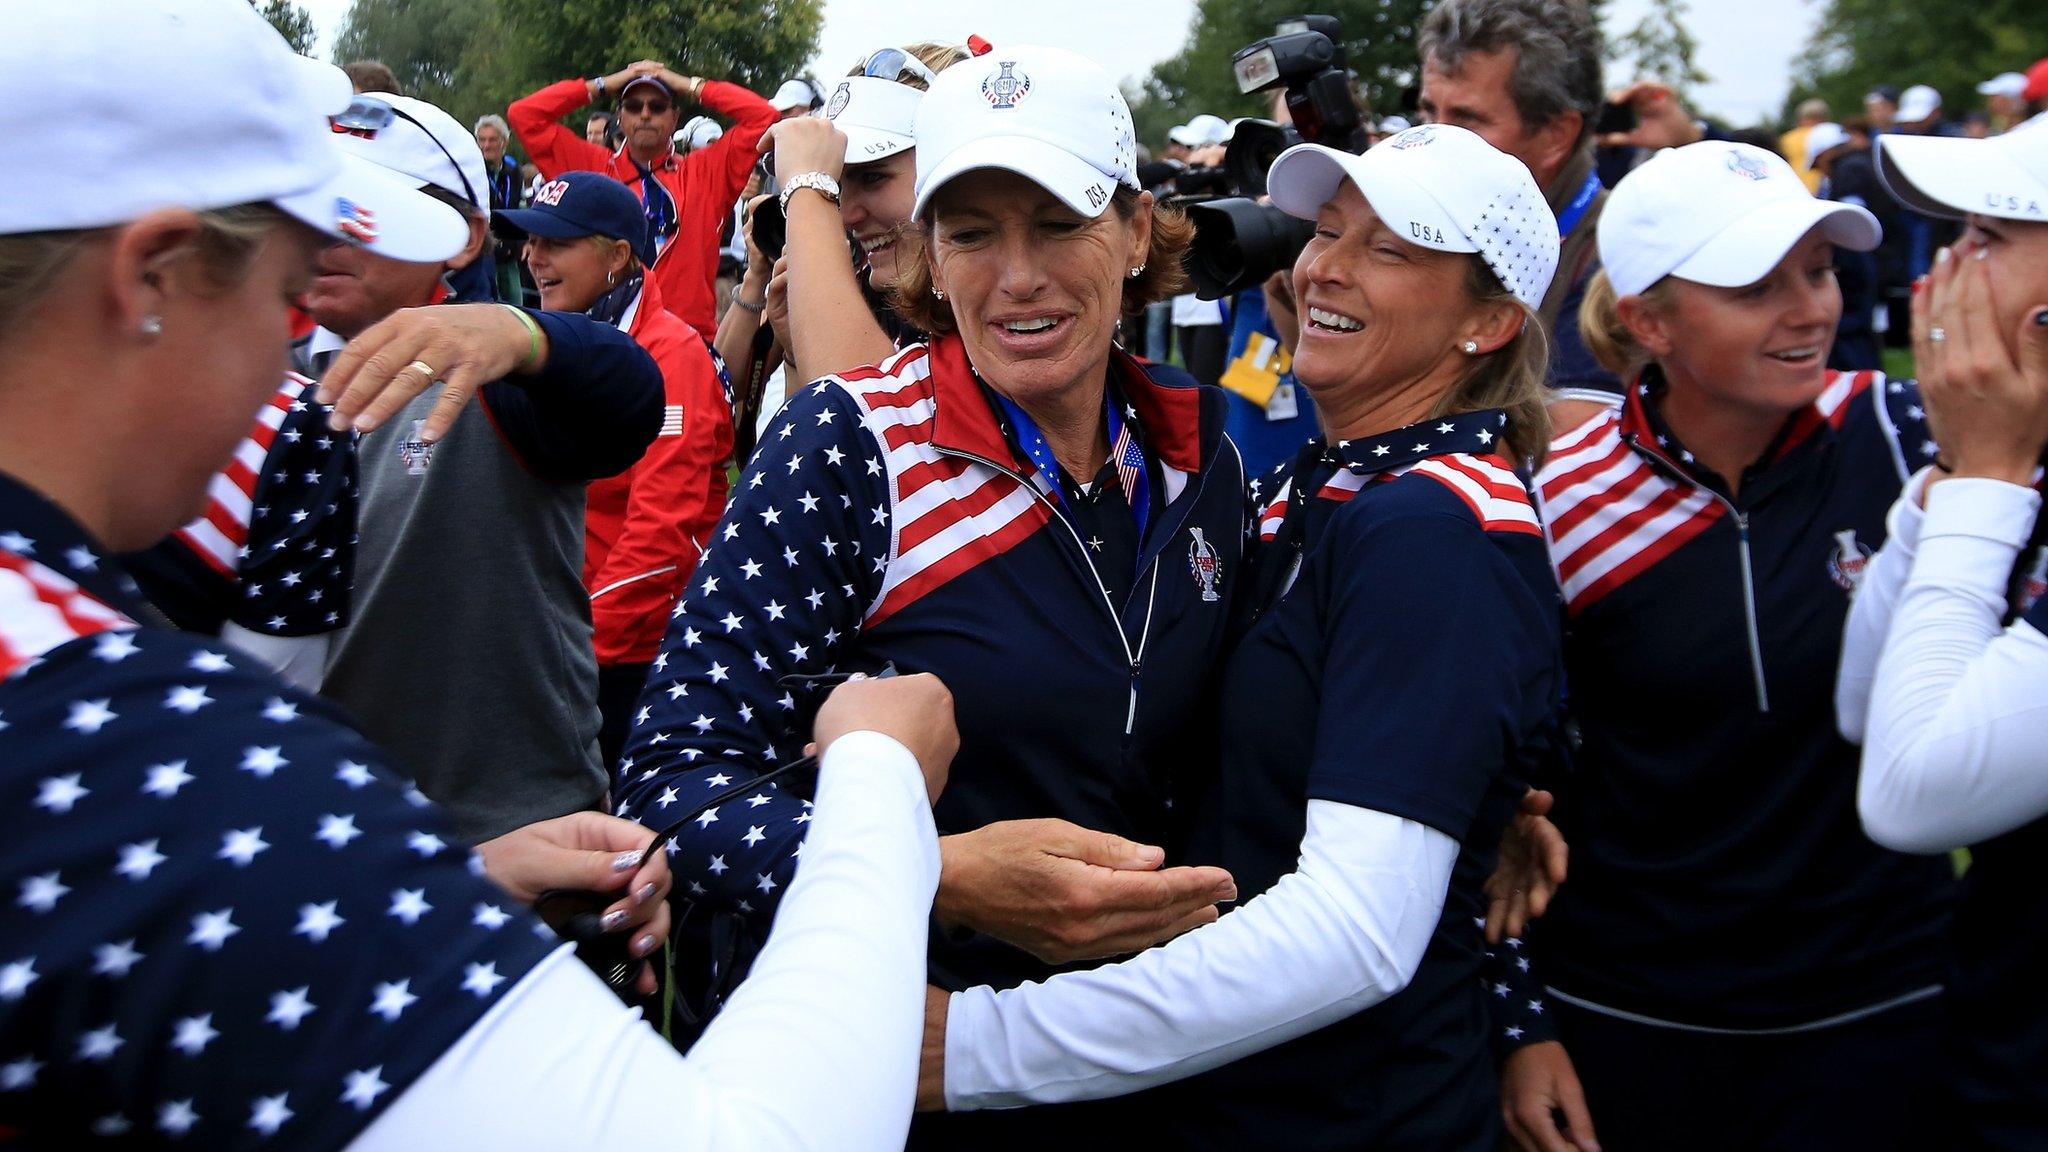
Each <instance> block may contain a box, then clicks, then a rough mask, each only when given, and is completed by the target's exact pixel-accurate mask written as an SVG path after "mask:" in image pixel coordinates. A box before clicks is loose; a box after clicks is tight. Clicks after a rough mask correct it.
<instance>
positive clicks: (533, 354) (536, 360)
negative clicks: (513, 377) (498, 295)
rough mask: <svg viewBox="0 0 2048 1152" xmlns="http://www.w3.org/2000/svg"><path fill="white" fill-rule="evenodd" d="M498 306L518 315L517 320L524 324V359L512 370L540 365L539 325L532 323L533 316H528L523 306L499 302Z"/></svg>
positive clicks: (523, 369)
mask: <svg viewBox="0 0 2048 1152" xmlns="http://www.w3.org/2000/svg"><path fill="white" fill-rule="evenodd" d="M498 307H500V308H503V309H504V310H505V311H507V312H510V313H511V314H512V315H514V316H517V317H519V322H520V323H521V324H524V325H525V326H526V359H524V360H521V361H520V362H519V367H517V368H514V369H513V371H514V372H531V371H533V370H534V369H535V368H538V367H539V366H540V325H539V324H536V323H534V319H533V317H531V316H528V315H527V314H526V309H524V308H519V307H516V306H514V305H511V304H500V305H498Z"/></svg>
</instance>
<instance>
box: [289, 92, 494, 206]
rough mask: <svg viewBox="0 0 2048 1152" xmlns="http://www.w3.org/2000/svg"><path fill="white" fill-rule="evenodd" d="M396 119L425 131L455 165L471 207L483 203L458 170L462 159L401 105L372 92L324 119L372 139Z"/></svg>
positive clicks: (349, 132)
mask: <svg viewBox="0 0 2048 1152" xmlns="http://www.w3.org/2000/svg"><path fill="white" fill-rule="evenodd" d="M400 120H403V121H405V122H406V123H407V124H410V125H412V126H413V127H415V128H417V129H419V130H420V131H421V132H422V133H424V134H425V135H426V137H427V139H429V140H431V141H433V142H434V147H436V148H439V149H440V150H441V155H443V156H445V157H447V158H448V166H449V167H450V168H453V169H455V178H456V179H457V180H460V181H462V194H463V196H464V197H466V198H467V199H468V200H469V203H470V206H471V207H482V206H483V205H484V204H485V203H487V201H479V200H478V199H477V197H476V189H475V188H472V187H470V183H469V177H468V175H467V174H465V173H464V172H463V171H462V162H461V161H459V160H457V159H456V158H455V154H454V153H453V152H450V151H448V146H447V145H446V144H443V143H441V138H440V137H438V136H436V135H434V133H433V132H432V130H430V129H429V128H428V127H427V126H426V125H425V124H422V123H420V122H419V121H418V120H416V119H414V118H413V117H412V115H411V114H409V113H407V112H406V111H405V110H404V109H403V108H398V107H395V106H394V105H392V104H391V102H390V101H388V100H381V99H379V98H377V97H375V96H360V95H359V96H357V97H356V98H355V99H354V100H351V101H349V105H348V107H347V108H344V109H342V110H341V112H340V114H339V115H336V116H332V117H329V121H328V122H329V125H330V126H331V127H332V128H333V129H334V131H336V132H339V133H342V134H343V135H347V136H360V137H362V138H363V139H365V140H375V139H376V138H377V134H378V133H379V132H382V131H383V130H385V129H386V128H389V127H391V125H393V124H394V123H397V122H398V121H400Z"/></svg>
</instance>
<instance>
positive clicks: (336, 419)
mask: <svg viewBox="0 0 2048 1152" xmlns="http://www.w3.org/2000/svg"><path fill="white" fill-rule="evenodd" d="M327 429H328V431H330V432H346V431H348V417H346V416H343V415H342V414H341V413H339V412H329V413H328V414H327Z"/></svg>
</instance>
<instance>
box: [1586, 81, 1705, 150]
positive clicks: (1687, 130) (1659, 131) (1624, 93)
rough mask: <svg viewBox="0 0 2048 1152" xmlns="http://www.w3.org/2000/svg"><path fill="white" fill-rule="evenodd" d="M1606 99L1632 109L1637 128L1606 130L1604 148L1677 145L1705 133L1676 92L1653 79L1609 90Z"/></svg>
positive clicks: (1689, 141) (1692, 141)
mask: <svg viewBox="0 0 2048 1152" xmlns="http://www.w3.org/2000/svg"><path fill="white" fill-rule="evenodd" d="M1607 102H1608V103H1609V104H1627V105H1629V106H1630V107H1632V108H1634V109H1635V110H1636V130H1635V131H1633V132H1609V133H1608V134H1607V135H1605V136H1602V137H1601V138H1600V145H1601V147H1603V148H1679V147H1683V146H1684V145H1687V144H1693V143H1696V142H1698V141H1699V140H1700V139H1701V137H1702V136H1703V135H1704V133H1702V132H1701V131H1700V126H1699V125H1698V124H1695V123H1693V119H1692V114H1691V113H1689V112H1687V111H1686V110H1685V105H1683V104H1680V103H1679V102H1678V94H1677V93H1675V92H1673V91H1672V90H1671V88H1670V86H1669V85H1665V84H1660V83H1658V82H1657V81H1655V80H1638V81H1636V82H1635V83H1634V84H1631V85H1629V86H1628V87H1626V88H1623V89H1621V90H1620V91H1618V92H1613V93H1610V94H1609V95H1608V97H1607Z"/></svg>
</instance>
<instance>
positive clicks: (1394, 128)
mask: <svg viewBox="0 0 2048 1152" xmlns="http://www.w3.org/2000/svg"><path fill="white" fill-rule="evenodd" d="M1412 127H1414V125H1412V124H1410V123H1408V118H1407V117H1406V116H1389V117H1387V118H1386V119H1385V120H1382V121H1380V131H1381V132H1384V133H1394V132H1406V131H1407V130H1408V129H1410V128H1412Z"/></svg>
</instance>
